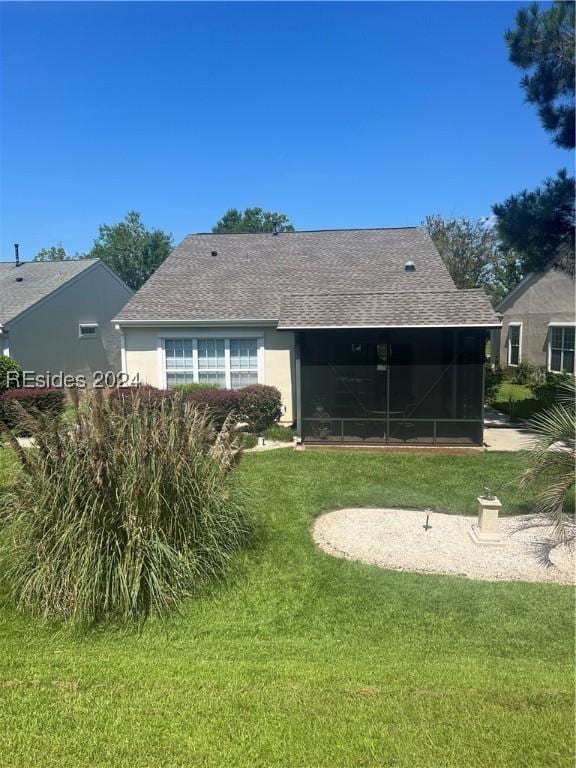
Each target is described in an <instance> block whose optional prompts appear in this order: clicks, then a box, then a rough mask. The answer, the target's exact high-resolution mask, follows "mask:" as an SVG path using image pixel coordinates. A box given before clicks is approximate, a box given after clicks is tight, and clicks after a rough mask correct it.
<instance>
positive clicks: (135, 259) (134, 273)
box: [86, 211, 172, 290]
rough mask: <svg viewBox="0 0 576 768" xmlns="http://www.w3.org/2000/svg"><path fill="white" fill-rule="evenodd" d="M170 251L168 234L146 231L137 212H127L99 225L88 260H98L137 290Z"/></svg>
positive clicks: (156, 230) (160, 231)
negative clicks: (123, 215)
mask: <svg viewBox="0 0 576 768" xmlns="http://www.w3.org/2000/svg"><path fill="white" fill-rule="evenodd" d="M171 250H172V235H169V234H166V232H163V231H162V230H160V229H154V230H152V231H150V230H147V229H146V228H145V226H144V224H143V223H142V221H141V219H140V214H139V213H137V212H136V211H130V212H129V213H128V214H127V215H126V217H125V218H124V221H121V222H119V223H118V224H112V225H108V224H101V225H100V227H99V234H98V237H97V238H96V240H95V241H94V245H93V247H92V250H91V251H90V252H89V253H87V254H86V258H89V259H101V260H102V261H103V262H104V263H105V264H107V265H108V266H109V267H110V269H112V270H114V272H116V274H117V275H118V276H119V277H121V278H122V280H124V282H125V283H126V285H129V286H130V288H133V289H134V290H138V288H140V287H141V286H142V285H143V284H144V283H145V282H146V280H148V278H149V277H150V275H152V273H153V272H155V270H156V269H158V267H159V266H160V264H162V262H163V261H164V259H165V258H166V257H167V256H168V254H169V253H170V251H171Z"/></svg>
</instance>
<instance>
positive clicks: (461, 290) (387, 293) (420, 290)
mask: <svg viewBox="0 0 576 768" xmlns="http://www.w3.org/2000/svg"><path fill="white" fill-rule="evenodd" d="M474 291H482V292H483V289H482V288H456V287H454V288H441V289H438V290H434V289H431V290H427V289H426V288H410V289H408V288H406V289H397V290H390V291H315V292H306V293H287V294H284V298H288V297H294V298H296V297H301V296H316V297H318V296H391V295H392V296H396V295H398V294H404V293H405V294H408V295H410V296H412V295H413V294H415V293H425V294H427V295H428V294H431V293H450V294H454V293H469V292H474Z"/></svg>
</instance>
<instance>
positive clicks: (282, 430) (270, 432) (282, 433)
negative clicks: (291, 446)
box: [264, 424, 296, 443]
mask: <svg viewBox="0 0 576 768" xmlns="http://www.w3.org/2000/svg"><path fill="white" fill-rule="evenodd" d="M295 434H296V433H295V432H294V430H293V429H292V427H281V426H280V425H279V424H277V425H276V426H275V427H269V428H268V429H267V430H266V431H265V432H264V437H267V438H268V440H277V441H278V442H279V443H291V442H292V440H293V439H294V435H295Z"/></svg>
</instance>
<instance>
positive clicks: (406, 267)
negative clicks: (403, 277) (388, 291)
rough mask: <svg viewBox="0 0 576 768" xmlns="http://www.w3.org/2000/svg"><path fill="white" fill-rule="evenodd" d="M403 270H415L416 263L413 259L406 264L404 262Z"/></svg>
mask: <svg viewBox="0 0 576 768" xmlns="http://www.w3.org/2000/svg"><path fill="white" fill-rule="evenodd" d="M404 271H405V272H416V264H414V262H413V261H407V262H406V264H404Z"/></svg>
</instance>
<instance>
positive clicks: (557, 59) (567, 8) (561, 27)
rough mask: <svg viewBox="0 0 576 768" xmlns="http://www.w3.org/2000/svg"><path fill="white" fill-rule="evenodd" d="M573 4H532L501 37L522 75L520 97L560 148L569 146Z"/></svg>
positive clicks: (571, 135) (571, 134) (571, 142)
mask: <svg viewBox="0 0 576 768" xmlns="http://www.w3.org/2000/svg"><path fill="white" fill-rule="evenodd" d="M574 7H575V6H574V3H573V2H564V1H563V0H560V1H558V0H557V1H556V2H554V3H553V4H552V7H551V8H549V9H548V10H541V9H540V8H539V6H538V4H537V3H533V4H532V5H531V6H530V7H529V8H522V9H521V10H519V11H518V13H517V14H516V27H515V28H514V29H509V30H507V32H506V33H505V35H504V39H505V40H506V43H507V44H508V57H509V59H510V61H511V62H512V63H513V64H515V65H516V66H517V67H519V68H520V69H522V70H523V71H525V72H526V73H527V74H526V75H524V77H523V78H522V88H523V89H524V92H525V94H526V101H528V102H529V103H530V104H535V105H536V106H537V107H538V114H539V116H540V120H541V121H542V125H543V126H544V129H545V130H546V131H548V132H550V133H552V134H553V135H554V142H555V143H556V144H558V146H560V147H565V148H567V149H573V148H574V140H575V133H574V128H575V126H574V71H575V70H574Z"/></svg>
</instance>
